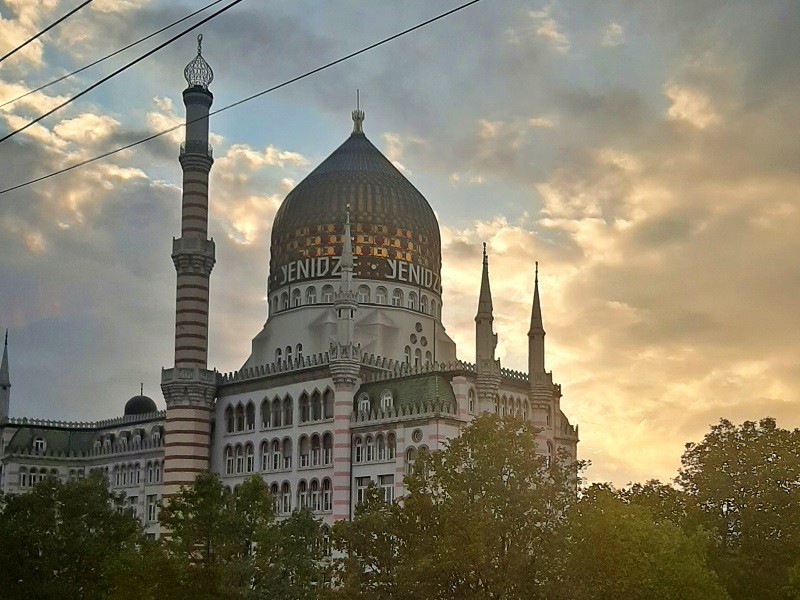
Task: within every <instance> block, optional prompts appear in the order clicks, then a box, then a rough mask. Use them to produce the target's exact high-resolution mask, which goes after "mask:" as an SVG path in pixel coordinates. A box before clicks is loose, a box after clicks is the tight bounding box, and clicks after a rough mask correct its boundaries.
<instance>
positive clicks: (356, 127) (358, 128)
mask: <svg viewBox="0 0 800 600" xmlns="http://www.w3.org/2000/svg"><path fill="white" fill-rule="evenodd" d="M352 115H353V133H360V134H361V135H364V127H363V125H364V111H363V110H361V91H360V90H358V89H356V109H355V110H354V111H353V113H352Z"/></svg>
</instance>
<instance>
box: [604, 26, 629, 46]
mask: <svg viewBox="0 0 800 600" xmlns="http://www.w3.org/2000/svg"><path fill="white" fill-rule="evenodd" d="M624 43H625V31H624V29H623V28H622V25H620V24H619V23H614V22H613V21H612V22H611V23H609V24H608V25H607V26H606V28H605V29H604V30H603V39H602V40H601V41H600V45H601V46H605V47H606V48H613V47H614V46H619V45H621V44H624Z"/></svg>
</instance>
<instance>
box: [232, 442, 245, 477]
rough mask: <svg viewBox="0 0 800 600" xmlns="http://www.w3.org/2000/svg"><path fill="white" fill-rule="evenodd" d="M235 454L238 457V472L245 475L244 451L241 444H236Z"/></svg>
mask: <svg viewBox="0 0 800 600" xmlns="http://www.w3.org/2000/svg"><path fill="white" fill-rule="evenodd" d="M234 454H235V455H236V472H237V473H244V451H243V450H242V445H241V444H236V448H235V450H234Z"/></svg>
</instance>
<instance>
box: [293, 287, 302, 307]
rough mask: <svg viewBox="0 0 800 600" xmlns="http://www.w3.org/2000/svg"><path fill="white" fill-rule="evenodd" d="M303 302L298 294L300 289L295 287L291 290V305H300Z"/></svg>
mask: <svg viewBox="0 0 800 600" xmlns="http://www.w3.org/2000/svg"><path fill="white" fill-rule="evenodd" d="M301 304H303V298H302V296H301V294H300V290H298V289H295V290H294V291H292V306H300V305H301Z"/></svg>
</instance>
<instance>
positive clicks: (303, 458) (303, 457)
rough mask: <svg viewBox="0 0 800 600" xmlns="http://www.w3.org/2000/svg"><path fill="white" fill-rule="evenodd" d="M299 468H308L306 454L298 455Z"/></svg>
mask: <svg viewBox="0 0 800 600" xmlns="http://www.w3.org/2000/svg"><path fill="white" fill-rule="evenodd" d="M300 466H301V467H307V466H308V454H301V455H300Z"/></svg>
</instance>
